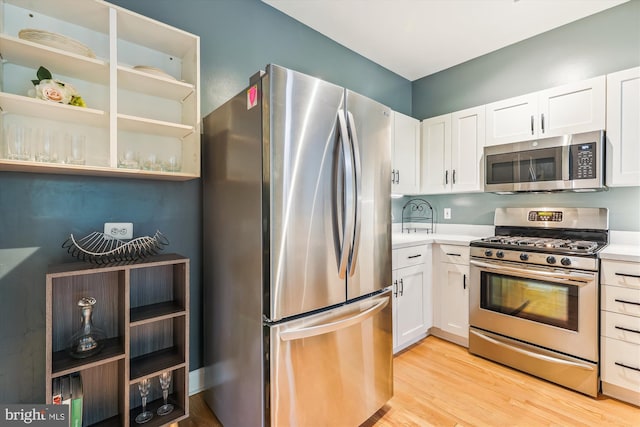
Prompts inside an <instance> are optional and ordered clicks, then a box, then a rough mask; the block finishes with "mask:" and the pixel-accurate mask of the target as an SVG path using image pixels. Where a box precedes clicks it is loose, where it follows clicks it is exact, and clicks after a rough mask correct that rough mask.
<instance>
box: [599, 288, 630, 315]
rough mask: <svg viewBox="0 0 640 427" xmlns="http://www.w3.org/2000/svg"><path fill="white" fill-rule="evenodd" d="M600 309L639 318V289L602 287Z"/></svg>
mask: <svg viewBox="0 0 640 427" xmlns="http://www.w3.org/2000/svg"><path fill="white" fill-rule="evenodd" d="M601 289H602V309H603V310H607V311H611V312H613V313H620V314H628V315H631V316H638V317H640V289H630V288H622V287H620V286H607V285H604V286H602V288H601Z"/></svg>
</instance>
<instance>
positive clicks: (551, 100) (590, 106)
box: [538, 76, 637, 138]
mask: <svg viewBox="0 0 640 427" xmlns="http://www.w3.org/2000/svg"><path fill="white" fill-rule="evenodd" d="M538 111H539V113H540V116H539V121H538V138H548V137H552V136H560V135H566V134H571V133H579V132H589V131H593V130H601V129H604V126H605V77H604V76H599V77H596V78H593V79H589V80H582V81H579V82H576V83H571V84H568V85H564V86H559V87H556V88H552V89H547V90H545V91H542V92H540V95H539V97H538ZM636 119H637V117H636Z"/></svg>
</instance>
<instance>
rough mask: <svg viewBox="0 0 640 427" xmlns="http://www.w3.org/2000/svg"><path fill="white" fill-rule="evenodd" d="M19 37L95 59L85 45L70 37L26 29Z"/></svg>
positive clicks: (93, 54)
mask: <svg viewBox="0 0 640 427" xmlns="http://www.w3.org/2000/svg"><path fill="white" fill-rule="evenodd" d="M18 37H19V38H21V39H22V40H27V41H30V42H34V43H38V44H42V45H45V46H49V47H54V48H56V49H61V50H66V51H67V52H72V53H76V54H78V55H83V56H88V57H89V58H95V57H96V54H95V53H93V51H92V50H91V49H89V48H88V47H87V46H85V45H83V44H82V43H80V42H79V41H77V40H74V39H72V38H70V37H67V36H63V35H61V34H57V33H50V32H49V31H43V30H34V29H32V28H25V29H24V30H20V32H19V33H18Z"/></svg>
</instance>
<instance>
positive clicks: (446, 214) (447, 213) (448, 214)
mask: <svg viewBox="0 0 640 427" xmlns="http://www.w3.org/2000/svg"><path fill="white" fill-rule="evenodd" d="M444 219H451V208H444Z"/></svg>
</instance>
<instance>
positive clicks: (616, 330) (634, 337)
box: [602, 311, 640, 345]
mask: <svg viewBox="0 0 640 427" xmlns="http://www.w3.org/2000/svg"><path fill="white" fill-rule="evenodd" d="M602 335H603V336H605V337H608V338H615V339H618V340H621V341H627V342H630V343H634V344H639V345H640V317H635V316H626V315H624V314H618V313H609V312H608V311H603V312H602Z"/></svg>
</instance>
